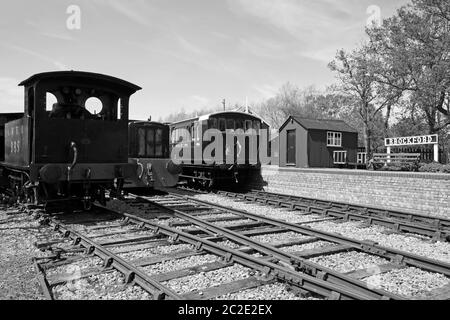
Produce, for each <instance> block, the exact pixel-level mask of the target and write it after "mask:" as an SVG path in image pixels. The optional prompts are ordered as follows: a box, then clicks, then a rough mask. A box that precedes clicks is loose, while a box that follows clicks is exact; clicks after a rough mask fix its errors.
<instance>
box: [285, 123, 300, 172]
mask: <svg viewBox="0 0 450 320" xmlns="http://www.w3.org/2000/svg"><path fill="white" fill-rule="evenodd" d="M286 143H287V148H286V150H287V162H286V163H287V164H290V165H296V164H297V163H296V159H295V130H287V142H286Z"/></svg>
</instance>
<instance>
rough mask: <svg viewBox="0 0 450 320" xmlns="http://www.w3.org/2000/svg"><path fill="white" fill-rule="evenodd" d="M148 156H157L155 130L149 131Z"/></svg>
mask: <svg viewBox="0 0 450 320" xmlns="http://www.w3.org/2000/svg"><path fill="white" fill-rule="evenodd" d="M146 156H147V157H149V158H153V157H154V156H155V130H153V129H147V152H146Z"/></svg>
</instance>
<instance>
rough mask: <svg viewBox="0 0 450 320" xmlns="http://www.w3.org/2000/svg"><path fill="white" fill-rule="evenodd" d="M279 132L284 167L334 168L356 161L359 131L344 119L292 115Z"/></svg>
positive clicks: (281, 162)
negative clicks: (309, 117)
mask: <svg viewBox="0 0 450 320" xmlns="http://www.w3.org/2000/svg"><path fill="white" fill-rule="evenodd" d="M279 132H280V138H279V139H280V140H279V141H280V142H279V148H280V153H279V154H280V167H297V168H334V167H343V166H345V165H346V164H348V163H356V160H357V153H358V131H357V130H355V129H354V128H352V127H350V126H349V125H348V124H347V123H345V122H344V121H342V120H330V119H306V118H299V117H295V116H290V117H289V118H288V119H287V120H286V122H285V123H284V124H283V125H282V126H281V128H280V131H279Z"/></svg>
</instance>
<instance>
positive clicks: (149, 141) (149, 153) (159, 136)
mask: <svg viewBox="0 0 450 320" xmlns="http://www.w3.org/2000/svg"><path fill="white" fill-rule="evenodd" d="M137 135H138V157H140V158H161V157H163V156H164V146H163V129H162V128H139V129H138V131H137Z"/></svg>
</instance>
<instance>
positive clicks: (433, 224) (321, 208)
mask: <svg viewBox="0 0 450 320" xmlns="http://www.w3.org/2000/svg"><path fill="white" fill-rule="evenodd" d="M187 191H190V192H196V191H195V190H192V189H191V190H187ZM215 193H217V194H218V195H223V196H226V197H229V198H233V199H238V200H243V201H248V202H253V203H260V204H264V205H269V206H274V207H280V208H288V209H290V210H298V211H300V212H302V213H303V214H304V213H307V214H308V213H309V214H319V215H322V216H324V217H330V218H336V219H341V220H343V221H361V222H364V223H367V224H368V225H379V226H383V227H386V228H389V229H392V230H393V231H395V232H406V233H414V234H419V235H423V236H427V237H430V238H432V239H433V240H440V241H450V219H445V218H440V217H433V216H426V215H418V214H411V213H406V212H401V211H394V210H385V209H379V208H374V207H365V206H359V205H353V204H346V203H341V202H332V201H324V200H317V199H312V198H304V197H297V196H291V195H284V194H278V193H270V192H263V191H251V192H248V193H236V192H230V191H221V190H218V191H215Z"/></svg>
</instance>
